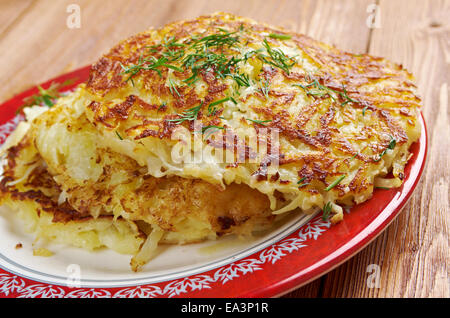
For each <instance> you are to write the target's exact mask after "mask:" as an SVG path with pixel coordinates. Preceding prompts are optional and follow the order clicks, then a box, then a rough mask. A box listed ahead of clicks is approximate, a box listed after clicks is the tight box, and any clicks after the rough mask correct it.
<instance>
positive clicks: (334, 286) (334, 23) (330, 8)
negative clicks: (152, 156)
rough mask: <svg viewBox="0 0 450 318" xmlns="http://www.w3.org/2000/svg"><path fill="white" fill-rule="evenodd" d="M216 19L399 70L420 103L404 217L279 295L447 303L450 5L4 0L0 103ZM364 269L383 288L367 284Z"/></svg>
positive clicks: (0, 3) (393, 0)
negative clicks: (152, 39)
mask: <svg viewBox="0 0 450 318" xmlns="http://www.w3.org/2000/svg"><path fill="white" fill-rule="evenodd" d="M69 4H78V5H79V7H80V9H81V25H80V28H72V29H71V28H68V27H67V23H66V22H67V19H68V17H69V15H70V13H67V11H66V10H67V7H68V5H69ZM214 11H226V12H231V13H235V14H238V15H243V16H248V17H251V18H254V19H257V20H260V21H262V22H267V23H271V24H274V25H279V26H283V27H285V28H288V29H291V30H294V31H297V32H300V33H305V34H308V35H310V36H312V37H314V38H316V39H319V40H322V41H326V42H328V43H331V44H335V45H336V46H337V47H339V48H341V49H344V50H348V51H351V52H354V53H362V52H368V53H371V54H374V55H377V56H383V57H386V58H389V59H391V60H393V61H395V62H398V63H401V64H403V65H404V66H406V68H408V69H409V70H410V71H411V72H413V73H414V74H415V76H416V78H417V84H418V86H419V91H420V95H421V97H422V99H423V109H422V112H423V114H424V116H425V118H426V122H427V124H428V130H429V142H430V143H429V156H428V162H427V167H426V170H425V172H424V175H423V177H422V180H421V182H420V184H419V186H418V187H417V189H416V191H415V193H414V195H413V197H412V198H411V200H410V201H409V203H408V204H407V205H406V207H405V208H404V210H403V212H402V213H401V214H400V216H399V217H398V218H397V219H396V220H395V221H394V222H393V223H392V224H391V225H390V226H389V228H388V229H387V230H386V231H384V232H383V234H381V235H380V236H379V237H378V238H377V239H376V240H375V241H373V242H372V243H371V244H370V245H369V246H367V247H366V248H365V249H364V250H362V251H361V252H360V253H359V254H357V255H356V256H355V257H353V258H352V259H350V260H349V261H347V262H346V263H344V264H343V265H341V266H339V267H338V268H336V269H334V270H333V271H331V272H329V273H328V274H326V275H324V276H322V277H321V278H319V279H317V280H315V281H313V282H311V283H309V284H308V285H306V286H304V287H301V288H299V289H297V290H295V291H293V292H291V293H289V294H287V295H285V297H449V296H450V287H449V285H450V281H449V271H450V266H449V265H450V257H449V254H450V252H449V251H450V250H449V213H450V209H449V180H450V157H449V149H450V129H449V128H450V124H449V113H450V110H449V108H448V93H449V77H448V74H449V71H450V68H449V63H450V50H449V46H450V36H449V32H450V28H449V27H450V24H449V17H450V1H439V0H435V1H434V0H430V1H423V0H416V1H411V0H355V1H350V0H348V1H345V0H343V1H332V0H328V1H312V0H299V1H295V0H293V1H287V0H285V1H276V0H273V1H267V0H247V1H238V0H233V1H230V0H226V1H224V0H151V1H148V0H142V1H140V0H132V1H125V0H108V1H103V0H91V1H87V0H57V1H56V0H0V54H1V59H0V70H1V72H0V100H1V101H4V100H6V99H8V98H9V97H11V96H13V95H14V94H16V93H19V92H21V91H22V90H23V89H25V88H27V87H29V86H32V85H33V84H36V83H40V82H43V81H45V80H47V79H49V78H52V77H54V76H56V75H58V74H61V73H65V72H67V71H69V70H72V69H76V68H78V67H81V66H84V65H87V64H91V63H93V62H94V61H96V59H97V58H98V57H99V56H100V55H101V54H102V53H104V52H106V51H107V50H108V49H109V48H110V47H112V46H113V45H114V44H115V43H116V42H117V41H119V40H121V39H124V38H126V37H128V36H129V35H132V34H134V33H137V32H139V31H142V30H144V29H146V28H147V27H149V26H155V27H158V26H161V25H163V24H165V23H167V22H171V21H174V20H179V19H186V18H194V17H196V16H198V15H201V14H209V13H212V12H214ZM75 22H76V21H75ZM370 264H375V265H378V266H379V269H380V272H379V273H380V276H379V278H380V280H379V282H380V284H379V288H369V287H368V284H367V283H366V282H367V279H368V276H369V275H370V274H373V272H371V271H369V272H367V269H368V265H370ZM369 269H370V267H369Z"/></svg>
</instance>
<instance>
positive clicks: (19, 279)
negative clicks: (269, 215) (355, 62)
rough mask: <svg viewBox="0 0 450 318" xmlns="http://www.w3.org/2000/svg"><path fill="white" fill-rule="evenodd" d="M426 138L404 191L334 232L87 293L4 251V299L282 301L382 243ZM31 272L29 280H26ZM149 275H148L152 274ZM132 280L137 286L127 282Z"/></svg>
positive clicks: (415, 150) (9, 125)
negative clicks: (280, 298)
mask: <svg viewBox="0 0 450 318" xmlns="http://www.w3.org/2000/svg"><path fill="white" fill-rule="evenodd" d="M89 69H90V67H84V68H81V69H79V70H76V71H74V72H70V73H67V74H65V75H62V76H60V77H58V78H55V79H53V80H50V81H48V82H46V83H44V84H42V86H43V87H44V88H47V87H48V86H49V85H50V84H51V83H52V82H60V83H62V82H64V81H65V80H68V79H74V78H76V81H75V82H74V83H73V84H72V85H71V86H67V87H65V88H64V90H69V89H72V88H74V87H75V86H76V85H77V84H79V83H81V82H83V81H85V80H86V79H87V78H88V74H89ZM37 92H38V90H37V88H33V89H30V90H27V91H26V92H24V93H22V94H19V95H17V96H16V97H14V98H12V99H11V100H9V101H7V102H5V103H4V104H3V105H1V109H2V112H1V115H0V125H1V126H0V143H3V142H4V139H5V138H6V136H7V135H8V134H9V133H10V132H11V131H12V130H13V129H14V127H15V125H16V124H17V121H18V120H19V119H20V118H19V117H17V116H16V114H15V112H16V110H17V108H18V107H20V106H21V105H22V104H23V99H24V98H25V97H27V96H30V95H33V94H36V93H37ZM420 124H421V126H422V134H421V137H420V140H419V142H417V143H415V144H413V145H412V146H411V152H412V157H411V159H410V161H409V162H408V164H407V166H406V168H405V180H404V183H403V185H402V186H401V187H400V188H398V189H392V190H380V189H378V190H375V192H374V194H373V197H372V199H370V200H368V201H367V202H365V203H363V204H360V205H358V206H355V207H353V208H352V209H351V212H350V213H348V214H347V213H346V215H345V217H344V221H342V222H340V223H339V224H337V225H334V226H330V224H329V223H328V222H324V221H322V219H321V217H320V216H316V217H314V218H312V219H310V220H309V221H308V222H307V223H306V224H304V225H302V226H301V227H300V228H297V229H295V230H294V231H292V230H291V231H290V232H287V233H285V234H284V235H281V236H278V237H277V238H276V239H275V241H270V244H269V245H267V244H266V245H261V246H260V247H258V246H256V247H253V249H252V250H251V251H252V252H251V253H247V254H242V255H241V256H240V257H236V256H234V257H231V258H229V259H225V260H224V259H222V260H221V261H220V262H217V263H216V264H214V263H209V264H208V266H204V267H200V268H197V269H196V270H193V271H189V270H187V271H184V272H183V271H178V274H177V275H175V276H173V275H172V276H170V275H168V276H165V277H162V278H159V280H158V279H153V280H152V281H148V282H147V283H142V282H143V281H145V277H142V276H141V277H140V278H139V279H137V280H136V281H137V282H138V283H130V282H132V280H117V281H114V280H111V279H109V280H105V281H101V280H98V281H96V280H87V281H86V282H84V281H82V282H81V285H80V286H79V287H68V286H67V285H66V284H64V283H61V279H60V278H58V277H57V276H52V275H47V276H45V275H44V276H43V275H42V273H41V272H39V271H38V270H36V269H33V270H32V269H27V268H26V266H23V265H21V264H18V263H17V262H16V263H14V262H10V263H8V262H7V261H5V260H4V259H5V254H4V253H3V252H4V251H2V250H0V297H273V296H280V295H282V294H284V293H287V292H289V291H291V290H294V289H295V288H298V287H300V286H301V285H304V284H306V283H308V282H310V281H312V280H314V279H316V278H318V277H319V276H321V275H323V274H325V273H327V272H328V271H330V270H332V269H333V268H335V267H336V266H338V265H340V264H341V263H343V262H345V261H346V260H348V259H349V258H350V257H352V256H353V255H355V254H356V253H357V252H358V251H360V250H361V249H362V248H363V247H365V246H366V245H368V244H369V243H370V242H371V241H372V240H373V239H375V238H376V237H377V236H378V235H379V234H380V233H381V232H382V231H383V230H384V229H385V228H386V227H387V226H388V225H389V224H390V223H391V222H392V220H393V219H394V218H395V217H396V216H397V215H398V214H399V213H400V211H401V209H402V208H403V206H404V205H405V204H406V202H407V201H408V199H409V197H410V196H411V194H412V193H413V190H414V188H415V187H416V185H417V183H418V182H419V179H420V176H421V174H422V171H423V168H424V164H425V158H426V153H427V132H426V127H425V122H424V120H423V117H422V116H421V117H420ZM23 273H27V274H23ZM144 276H145V275H144ZM125 281H128V282H129V283H124V282H125Z"/></svg>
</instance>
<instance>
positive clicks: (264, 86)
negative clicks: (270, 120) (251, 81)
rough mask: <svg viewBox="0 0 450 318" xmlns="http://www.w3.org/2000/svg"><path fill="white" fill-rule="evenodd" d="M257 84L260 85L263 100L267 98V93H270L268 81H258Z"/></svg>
mask: <svg viewBox="0 0 450 318" xmlns="http://www.w3.org/2000/svg"><path fill="white" fill-rule="evenodd" d="M259 84H260V89H261V93H263V95H264V97H265V98H269V92H270V82H269V80H265V81H264V82H262V81H260V82H259Z"/></svg>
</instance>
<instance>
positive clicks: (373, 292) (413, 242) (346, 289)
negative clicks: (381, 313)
mask: <svg viewBox="0 0 450 318" xmlns="http://www.w3.org/2000/svg"><path fill="white" fill-rule="evenodd" d="M379 6H380V10H381V11H380V12H381V28H380V29H374V30H373V34H372V37H371V42H370V49H369V53H371V54H374V55H377V56H383V57H386V58H389V59H391V60H393V61H394V62H397V63H401V64H403V65H404V66H405V67H406V68H407V69H408V70H410V71H411V72H412V73H413V74H414V75H415V76H416V78H417V84H418V87H419V94H420V96H421V97H422V99H423V108H422V112H423V114H424V116H425V119H426V122H427V124H428V133H429V154H428V162H427V167H426V170H425V173H424V176H423V178H422V181H421V183H420V184H419V186H418V187H417V189H416V191H415V194H414V195H413V197H412V198H411V200H410V202H409V204H408V205H407V206H406V207H405V208H404V210H403V212H402V213H401V214H400V216H399V217H398V218H397V219H396V220H395V221H394V222H393V224H392V225H391V226H390V227H389V228H388V229H387V230H386V231H385V232H384V233H383V234H382V235H381V236H380V237H379V238H378V239H377V240H375V241H374V242H373V243H372V244H371V245H369V246H368V247H367V248H366V249H364V250H363V251H362V252H361V253H359V254H358V255H357V256H356V257H354V258H353V259H351V260H350V261H349V262H348V263H346V264H344V265H343V266H341V267H340V268H338V269H336V270H335V271H333V272H331V273H330V274H328V275H327V276H326V278H325V283H324V293H323V296H324V297H449V296H450V293H449V290H450V281H449V273H450V268H449V259H450V254H449V253H450V252H449V251H450V250H449V212H450V210H449V180H450V158H449V146H450V145H449V143H450V131H449V127H450V125H449V108H448V90H449V85H448V84H449V77H448V74H449V62H450V60H449V53H450V51H449V35H450V34H449V31H450V24H449V21H448V17H449V16H450V3H449V2H448V1H428V2H427V1H381V2H380V3H379ZM399 13H400V14H399ZM369 264H377V265H379V266H380V288H369V287H368V286H367V284H366V281H367V279H368V275H369V274H368V273H367V272H366V268H367V266H368V265H369Z"/></svg>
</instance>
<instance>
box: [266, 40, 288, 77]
mask: <svg viewBox="0 0 450 318" xmlns="http://www.w3.org/2000/svg"><path fill="white" fill-rule="evenodd" d="M263 46H264V48H265V49H266V52H267V54H269V56H267V55H263V54H258V57H259V58H260V59H261V60H262V61H264V62H265V63H267V64H270V65H272V66H275V67H278V68H280V69H282V70H283V71H284V72H285V73H286V74H289V69H290V68H291V67H292V66H294V65H295V60H294V59H293V58H292V57H289V56H287V55H286V54H284V52H283V51H281V50H279V49H273V48H271V47H270V45H269V43H268V42H267V39H264V41H263Z"/></svg>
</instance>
